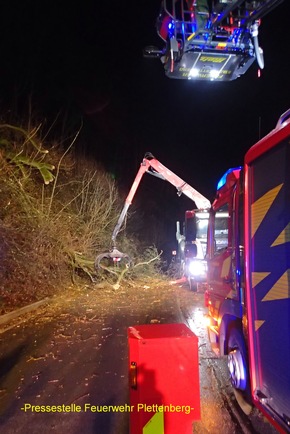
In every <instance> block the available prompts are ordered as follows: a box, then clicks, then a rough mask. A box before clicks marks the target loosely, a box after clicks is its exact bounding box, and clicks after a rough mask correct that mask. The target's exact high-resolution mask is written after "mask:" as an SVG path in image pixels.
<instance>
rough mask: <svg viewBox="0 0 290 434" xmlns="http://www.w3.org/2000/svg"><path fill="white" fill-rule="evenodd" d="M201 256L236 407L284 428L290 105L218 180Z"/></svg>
mask: <svg viewBox="0 0 290 434" xmlns="http://www.w3.org/2000/svg"><path fill="white" fill-rule="evenodd" d="M206 258H207V265H208V270H207V289H206V291H205V303H206V306H208V320H209V322H208V333H209V339H210V342H211V345H212V349H213V350H214V351H215V353H216V354H217V355H219V356H224V355H225V356H227V360H228V367H229V372H230V377H231V382H232V385H233V387H234V391H235V395H236V397H237V400H238V402H239V403H240V404H242V408H245V407H243V404H245V403H247V402H248V403H250V404H251V405H254V406H256V407H257V408H258V409H259V410H261V411H262V412H263V413H264V414H265V415H266V417H267V418H268V419H269V420H270V422H271V423H272V424H273V425H274V426H275V428H276V429H277V430H278V431H279V432H281V433H285V432H290V110H289V111H288V112H286V113H284V114H283V115H282V116H281V117H280V119H279V121H278V123H277V126H276V128H275V129H274V130H273V131H271V132H270V133H269V134H268V135H267V136H265V137H264V138H263V139H261V140H260V141H259V142H258V143H256V144H255V145H254V146H253V147H251V148H250V149H249V151H248V152H247V153H246V155H245V159H244V165H243V167H236V168H233V169H230V170H228V171H227V172H226V173H225V174H224V176H223V177H222V178H221V180H220V181H219V183H218V185H217V192H216V198H215V200H214V202H213V204H212V206H211V209H210V212H209V225H208V236H207V253H206Z"/></svg>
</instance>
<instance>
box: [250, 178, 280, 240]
mask: <svg viewBox="0 0 290 434" xmlns="http://www.w3.org/2000/svg"><path fill="white" fill-rule="evenodd" d="M282 186H283V184H280V185H278V186H277V187H275V188H273V189H272V190H269V191H268V192H267V193H265V194H264V196H262V197H260V199H258V200H256V202H254V203H252V222H251V223H252V228H251V230H252V237H253V236H254V235H255V233H256V231H257V229H258V228H259V226H260V224H261V222H262V220H263V219H264V217H265V215H266V214H267V212H268V211H269V208H270V206H271V205H272V203H273V202H274V200H275V198H276V196H277V194H278V193H279V191H280V190H281V188H282Z"/></svg>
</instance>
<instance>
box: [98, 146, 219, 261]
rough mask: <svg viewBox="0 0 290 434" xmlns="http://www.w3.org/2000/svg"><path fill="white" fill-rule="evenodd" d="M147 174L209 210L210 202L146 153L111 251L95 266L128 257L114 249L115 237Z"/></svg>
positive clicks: (119, 222) (121, 215) (117, 226)
mask: <svg viewBox="0 0 290 434" xmlns="http://www.w3.org/2000/svg"><path fill="white" fill-rule="evenodd" d="M146 172H147V173H149V174H150V175H153V176H156V177H158V178H160V179H163V180H165V181H168V182H170V184H172V185H174V187H176V189H177V194H178V195H179V196H180V195H181V194H182V193H183V194H184V195H185V196H187V197H188V198H189V199H191V200H192V201H193V202H195V204H196V206H197V208H198V209H208V208H210V201H209V200H208V199H207V198H206V197H204V196H203V195H202V194H200V193H199V192H198V191H197V190H195V189H194V188H193V187H191V186H190V185H189V184H187V183H186V182H185V181H184V180H183V179H181V178H179V176H177V175H175V173H173V172H172V171H171V170H169V169H168V168H167V167H165V166H163V164H161V163H160V162H159V161H158V160H156V158H154V157H153V155H152V154H150V153H146V154H145V156H144V158H143V160H142V163H141V165H140V168H139V170H138V172H137V175H136V177H135V179H134V182H133V184H132V187H131V189H130V191H129V194H128V196H127V198H126V200H125V204H124V207H123V209H122V212H121V214H120V216H119V219H118V221H117V224H116V226H115V228H114V230H113V234H112V250H111V252H109V253H105V254H102V255H99V256H98V257H97V260H96V265H98V264H99V262H100V260H101V259H102V258H104V257H106V258H112V259H116V258H124V257H127V258H128V255H126V254H124V253H121V252H119V251H118V250H117V248H116V237H117V235H118V233H119V231H120V229H121V227H122V224H123V222H124V219H125V217H126V215H127V212H128V209H129V206H130V205H131V204H132V201H133V198H134V196H135V193H136V191H137V189H138V187H139V184H140V182H141V179H142V178H143V175H144V173H146Z"/></svg>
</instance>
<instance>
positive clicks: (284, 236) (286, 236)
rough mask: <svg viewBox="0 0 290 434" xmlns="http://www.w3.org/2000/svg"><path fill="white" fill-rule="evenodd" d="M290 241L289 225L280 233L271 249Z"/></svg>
mask: <svg viewBox="0 0 290 434" xmlns="http://www.w3.org/2000/svg"><path fill="white" fill-rule="evenodd" d="M289 241H290V223H288V225H287V226H286V228H285V229H284V230H283V231H282V232H281V234H280V235H279V236H278V237H277V238H276V240H275V241H274V243H273V244H272V245H271V247H274V246H278V245H279V244H284V243H288V242H289Z"/></svg>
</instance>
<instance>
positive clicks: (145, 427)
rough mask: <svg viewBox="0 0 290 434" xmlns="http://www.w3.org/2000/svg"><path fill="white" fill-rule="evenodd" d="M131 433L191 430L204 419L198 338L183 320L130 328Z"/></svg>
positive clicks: (188, 432) (164, 433)
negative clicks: (201, 412) (175, 322)
mask: <svg viewBox="0 0 290 434" xmlns="http://www.w3.org/2000/svg"><path fill="white" fill-rule="evenodd" d="M128 340H129V383H130V384H129V386H130V434H177V433H182V434H192V433H193V426H192V423H193V421H194V420H199V419H200V391H199V364H198V339H197V337H196V336H195V334H194V333H193V332H192V331H191V330H190V329H189V328H188V327H187V326H186V325H185V324H150V325H138V326H135V327H129V329H128Z"/></svg>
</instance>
